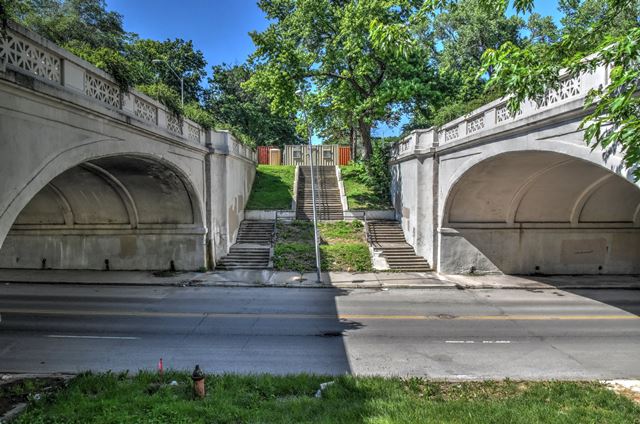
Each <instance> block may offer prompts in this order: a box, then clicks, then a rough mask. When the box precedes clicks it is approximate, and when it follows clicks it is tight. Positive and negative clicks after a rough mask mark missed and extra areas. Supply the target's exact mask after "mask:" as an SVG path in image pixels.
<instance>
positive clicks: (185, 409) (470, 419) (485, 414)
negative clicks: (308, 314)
mask: <svg viewBox="0 0 640 424" xmlns="http://www.w3.org/2000/svg"><path fill="white" fill-rule="evenodd" d="M283 360H286V358H283ZM171 381H176V382H177V384H176V385H169V384H166V383H168V382H171ZM328 381H334V384H331V385H328V386H327V387H326V389H325V390H324V391H323V392H322V396H321V397H316V396H315V394H316V391H317V390H318V388H319V386H320V383H323V382H328ZM161 383H164V384H161ZM205 384H206V388H207V395H206V397H205V399H202V400H199V399H194V396H193V394H192V389H191V381H190V378H189V374H186V373H175V372H168V373H166V374H165V376H164V377H163V378H162V380H161V378H160V377H159V376H158V375H156V374H151V373H141V374H138V375H136V376H133V377H132V376H129V375H127V374H124V373H123V374H114V373H108V374H98V375H94V374H83V375H80V376H79V377H77V378H75V379H74V380H72V381H71V382H70V383H69V385H68V386H67V387H66V388H65V389H62V390H61V391H59V392H57V393H54V394H50V395H47V396H45V397H44V398H43V399H41V400H39V401H32V403H31V405H30V406H29V408H28V409H27V410H26V412H25V413H24V414H22V415H21V416H19V417H18V419H17V420H16V421H15V423H19V424H27V423H28V424H36V423H87V424H88V423H176V424H180V423H184V424H187V423H189V424H190V423H327V424H328V423H332V424H333V423H371V424H373V423H412V424H413V423H460V424H464V423H468V424H476V423H496V424H500V423H505V424H506V423H509V424H517V423H522V424H531V423H609V424H614V423H620V424H622V423H624V424H632V423H639V422H640V407H639V406H638V405H637V404H634V403H633V402H632V401H631V400H629V399H627V398H624V397H622V396H619V395H616V394H615V393H613V392H612V391H609V390H607V389H606V388H604V386H602V385H600V384H599V383H591V382H514V381H502V382H491V381H489V382H467V383H447V382H433V381H428V380H425V379H421V378H382V377H354V376H347V375H343V376H339V377H323V376H315V375H305V374H297V375H289V376H271V375H260V376H238V375H222V376H207V378H206V380H205Z"/></svg>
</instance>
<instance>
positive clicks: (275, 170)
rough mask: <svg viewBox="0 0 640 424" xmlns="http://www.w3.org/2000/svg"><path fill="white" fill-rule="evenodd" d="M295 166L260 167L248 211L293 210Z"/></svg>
mask: <svg viewBox="0 0 640 424" xmlns="http://www.w3.org/2000/svg"><path fill="white" fill-rule="evenodd" d="M295 173H296V168H295V166H279V165H258V168H257V170H256V178H255V180H254V182H253V188H252V190H251V195H250V196H249V202H248V203H247V207H246V209H272V210H273V209H291V202H292V201H293V179H294V177H295Z"/></svg>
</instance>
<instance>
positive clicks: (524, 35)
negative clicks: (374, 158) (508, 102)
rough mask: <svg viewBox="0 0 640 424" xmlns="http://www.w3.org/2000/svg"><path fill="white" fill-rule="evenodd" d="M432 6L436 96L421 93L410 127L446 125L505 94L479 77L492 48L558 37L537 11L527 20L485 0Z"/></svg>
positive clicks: (415, 103) (532, 42)
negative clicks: (487, 87)
mask: <svg viewBox="0 0 640 424" xmlns="http://www.w3.org/2000/svg"><path fill="white" fill-rule="evenodd" d="M432 6H433V8H432V9H427V8H426V7H425V9H423V12H424V13H426V14H427V15H430V16H432V18H433V25H434V35H435V40H436V47H437V48H436V52H435V57H436V61H437V66H438V73H439V84H438V85H437V86H435V87H434V88H433V90H432V91H433V92H434V93H437V96H436V97H435V98H433V97H430V98H427V99H422V98H420V96H416V98H415V100H414V102H413V103H412V108H411V109H410V110H408V112H409V114H410V116H411V121H410V122H409V124H407V125H406V126H405V128H404V129H405V130H410V129H415V128H424V127H429V126H432V125H442V124H444V123H446V122H448V121H449V120H451V119H455V118H457V117H458V116H461V115H463V114H465V113H467V112H469V111H471V110H473V108H475V107H478V106H480V105H481V104H484V103H487V102H489V101H491V100H494V99H495V98H498V97H500V95H501V93H500V92H499V91H498V90H493V91H492V92H488V93H487V92H485V84H486V76H482V77H479V76H478V70H479V69H480V68H481V66H482V55H483V54H484V52H485V51H486V50H487V49H490V48H498V47H500V46H501V45H502V44H504V43H506V42H510V43H513V44H515V45H518V46H525V45H528V44H535V43H548V42H552V41H554V40H556V39H557V37H558V31H557V28H556V26H555V24H554V22H553V20H552V19H551V18H550V17H543V16H541V15H540V14H537V13H533V14H531V15H530V17H529V19H528V20H527V21H525V20H524V19H522V18H520V17H518V16H507V13H506V9H505V8H500V7H487V1H486V0H459V1H454V2H448V1H443V2H441V3H439V4H435V5H433V4H432ZM491 72H492V70H491V69H489V70H488V74H489V75H490V74H491Z"/></svg>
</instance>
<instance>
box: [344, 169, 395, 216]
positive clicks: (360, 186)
mask: <svg viewBox="0 0 640 424" xmlns="http://www.w3.org/2000/svg"><path fill="white" fill-rule="evenodd" d="M340 170H341V173H342V182H343V184H344V192H345V195H346V196H347V202H348V203H349V209H350V210H367V209H369V210H380V209H390V208H391V201H390V199H388V198H386V197H380V196H379V195H378V194H377V193H375V192H374V191H373V190H372V189H371V186H370V185H368V184H367V182H366V181H365V179H364V177H363V174H364V172H365V171H364V167H363V166H362V165H359V164H354V165H346V166H341V167H340Z"/></svg>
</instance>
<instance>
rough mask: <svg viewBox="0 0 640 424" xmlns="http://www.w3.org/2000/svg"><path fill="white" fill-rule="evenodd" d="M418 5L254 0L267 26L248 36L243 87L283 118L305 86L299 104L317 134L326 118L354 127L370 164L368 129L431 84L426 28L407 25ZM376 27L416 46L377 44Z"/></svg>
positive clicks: (378, 0) (407, 1) (410, 1)
mask: <svg viewBox="0 0 640 424" xmlns="http://www.w3.org/2000/svg"><path fill="white" fill-rule="evenodd" d="M420 4H421V1H417V0H404V1H395V2H391V1H387V0H367V1H357V0H260V1H259V2H258V5H259V6H260V8H261V9H262V10H263V11H264V12H265V13H266V15H267V18H268V19H269V20H270V21H271V24H270V26H269V27H268V28H267V29H266V30H265V31H263V32H261V33H257V32H254V33H251V37H252V39H253V42H254V44H255V45H256V47H257V49H256V51H255V53H254V54H253V56H252V57H251V60H252V63H253V65H254V66H255V69H256V72H255V73H254V74H253V75H252V76H251V78H250V80H249V81H248V83H247V85H248V86H250V87H252V88H255V89H258V90H260V91H262V92H263V93H265V94H266V96H267V97H269V98H270V99H271V106H272V108H273V109H274V110H280V111H286V113H292V112H295V109H297V107H296V106H297V105H299V104H300V103H299V101H298V100H297V98H296V95H295V92H296V89H298V88H300V87H301V86H306V88H307V89H308V91H309V92H310V94H309V96H308V100H307V101H305V105H308V106H309V107H310V108H312V111H311V113H310V115H311V116H312V117H313V119H314V124H315V126H316V128H318V127H321V126H323V125H325V124H326V123H327V119H326V118H324V117H326V116H331V115H333V116H336V117H337V119H338V120H339V121H342V122H344V123H347V122H351V121H353V122H354V124H355V126H357V128H358V130H359V133H360V136H361V139H362V142H363V147H364V157H365V158H369V157H370V155H371V152H372V146H371V128H372V127H373V125H374V124H375V123H376V122H379V121H385V120H389V119H392V118H393V117H394V112H396V111H397V107H398V105H400V104H402V103H403V102H405V101H407V100H409V99H410V98H412V96H414V95H415V93H421V92H428V90H429V88H430V86H429V82H430V81H431V80H432V79H433V78H435V73H434V71H433V69H432V66H431V63H432V61H431V60H430V58H431V51H432V50H431V49H430V48H429V43H430V42H431V41H430V38H429V36H430V34H429V31H428V25H424V21H423V20H417V19H413V16H414V14H415V12H416V11H417V9H418V7H419V6H420ZM380 25H386V26H388V27H390V28H394V29H395V30H396V31H397V32H402V33H406V32H409V33H411V35H412V37H413V39H415V40H419V41H420V42H419V43H412V44H411V45H410V46H407V47H406V48H403V49H402V50H400V49H398V48H397V47H396V46H395V45H394V43H393V40H392V39H393V37H386V38H385V39H384V40H382V39H379V38H377V37H378V35H379V34H378V33H377V28H378V27H379V26H380ZM394 36H395V35H394ZM323 118H324V119H323ZM320 129H322V128H320Z"/></svg>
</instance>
